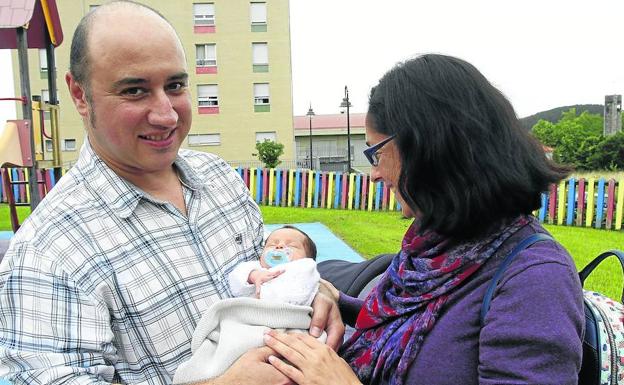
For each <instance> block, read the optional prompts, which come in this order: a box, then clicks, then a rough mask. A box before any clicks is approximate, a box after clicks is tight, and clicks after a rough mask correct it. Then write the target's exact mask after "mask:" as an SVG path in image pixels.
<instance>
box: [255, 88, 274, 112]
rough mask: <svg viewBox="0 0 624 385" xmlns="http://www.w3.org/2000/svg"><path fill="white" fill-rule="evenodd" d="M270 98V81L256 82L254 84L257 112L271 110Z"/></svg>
mask: <svg viewBox="0 0 624 385" xmlns="http://www.w3.org/2000/svg"><path fill="white" fill-rule="evenodd" d="M270 104H271V101H270V98H269V83H255V84H254V111H255V112H269V111H270Z"/></svg>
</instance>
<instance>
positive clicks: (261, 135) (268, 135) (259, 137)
mask: <svg viewBox="0 0 624 385" xmlns="http://www.w3.org/2000/svg"><path fill="white" fill-rule="evenodd" d="M276 139H277V135H276V134H275V131H271V132H256V142H264V141H265V140H271V141H273V142H275V141H276Z"/></svg>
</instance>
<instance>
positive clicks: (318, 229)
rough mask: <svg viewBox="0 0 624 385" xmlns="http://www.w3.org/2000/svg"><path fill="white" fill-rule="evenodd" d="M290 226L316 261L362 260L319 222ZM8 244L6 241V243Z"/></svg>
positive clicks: (3, 236) (2, 234)
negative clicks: (305, 238)
mask: <svg viewBox="0 0 624 385" xmlns="http://www.w3.org/2000/svg"><path fill="white" fill-rule="evenodd" d="M282 226H283V225H282V224H273V225H264V235H265V238H266V236H267V235H268V234H269V233H270V232H271V231H273V230H275V229H277V228H280V227H282ZM292 226H295V227H297V228H298V229H301V230H302V231H305V233H306V234H308V235H309V236H310V238H312V240H313V241H314V243H316V248H317V251H318V255H317V258H316V261H317V262H321V261H326V260H328V259H342V260H344V261H349V262H360V261H363V260H364V258H362V257H361V256H360V255H359V254H358V253H356V252H355V250H353V249H352V248H351V247H349V245H347V244H346V243H344V241H343V240H342V239H340V238H338V237H337V236H335V235H334V233H332V232H331V231H330V230H329V229H328V228H327V227H326V226H325V225H323V224H322V223H319V222H314V223H292ZM12 236H13V232H11V231H0V240H9V239H11V237H12ZM7 245H8V243H7Z"/></svg>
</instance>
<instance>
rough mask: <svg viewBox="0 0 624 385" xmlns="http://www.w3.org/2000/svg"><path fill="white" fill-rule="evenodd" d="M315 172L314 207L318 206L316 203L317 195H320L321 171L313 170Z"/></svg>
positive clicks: (317, 200)
mask: <svg viewBox="0 0 624 385" xmlns="http://www.w3.org/2000/svg"><path fill="white" fill-rule="evenodd" d="M315 172H316V176H315V178H314V179H315V180H316V182H315V183H314V208H318V203H319V195H321V192H320V191H321V172H320V171H315Z"/></svg>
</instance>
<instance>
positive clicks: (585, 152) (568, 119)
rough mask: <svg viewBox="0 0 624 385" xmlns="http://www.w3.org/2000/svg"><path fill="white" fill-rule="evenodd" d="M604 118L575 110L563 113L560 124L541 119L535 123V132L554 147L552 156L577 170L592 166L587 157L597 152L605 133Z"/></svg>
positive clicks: (543, 141)
mask: <svg viewBox="0 0 624 385" xmlns="http://www.w3.org/2000/svg"><path fill="white" fill-rule="evenodd" d="M602 125H603V118H602V116H600V115H597V114H590V113H588V112H587V111H585V112H583V113H582V114H580V115H578V116H577V114H576V109H574V108H571V109H570V110H568V111H566V112H563V113H562V114H561V119H560V120H559V121H558V122H557V123H551V122H548V121H545V120H540V121H539V122H537V124H536V125H535V126H533V134H534V135H535V136H536V137H537V138H538V139H539V140H540V141H541V142H542V143H543V144H545V145H547V146H550V147H553V148H554V153H553V158H554V160H555V161H557V162H560V163H566V164H569V165H572V166H574V167H575V168H577V169H591V168H592V165H591V164H590V162H589V161H588V158H589V157H590V156H591V155H592V154H594V153H595V152H596V148H597V146H598V144H599V143H600V142H601V141H602V140H603V139H604V137H603V136H602Z"/></svg>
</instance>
